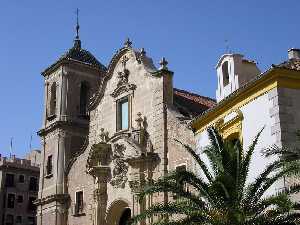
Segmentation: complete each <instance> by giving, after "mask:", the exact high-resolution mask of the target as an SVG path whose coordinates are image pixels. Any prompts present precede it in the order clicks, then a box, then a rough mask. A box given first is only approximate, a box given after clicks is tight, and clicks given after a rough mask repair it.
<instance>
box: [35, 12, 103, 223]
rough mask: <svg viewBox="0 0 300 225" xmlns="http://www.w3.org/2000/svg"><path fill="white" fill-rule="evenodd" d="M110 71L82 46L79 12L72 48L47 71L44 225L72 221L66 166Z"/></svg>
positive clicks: (42, 176) (40, 211)
mask: <svg viewBox="0 0 300 225" xmlns="http://www.w3.org/2000/svg"><path fill="white" fill-rule="evenodd" d="M105 71H106V68H105V66H103V65H102V64H101V63H100V62H99V61H98V60H97V59H96V58H95V57H94V56H93V55H92V54H91V53H90V52H89V51H87V50H85V49H83V48H82V47H81V40H80V38H79V23H78V11H77V24H76V37H75V40H74V45H73V47H72V48H70V49H69V50H68V51H67V52H66V53H65V54H64V55H62V56H61V57H60V58H59V59H58V60H57V61H56V62H55V63H54V64H52V65H51V66H49V67H48V68H47V69H46V70H45V71H44V72H42V76H43V77H44V81H45V82H44V84H45V90H44V118H43V125H42V129H41V130H40V131H39V132H38V134H39V136H40V137H41V140H42V165H41V169H40V190H39V198H38V200H37V201H36V204H37V206H38V210H37V223H38V224H39V225H49V224H51V225H52V224H53V225H65V224H66V223H67V221H66V218H67V210H68V204H69V196H68V194H67V193H68V191H67V185H66V176H65V170H66V168H67V165H68V163H69V161H70V160H71V159H72V157H73V156H74V154H76V152H78V151H79V150H80V148H81V146H82V145H83V144H84V142H85V140H86V138H87V135H88V132H89V111H88V105H89V101H90V98H91V97H92V96H93V95H94V94H95V92H96V90H97V88H98V86H99V84H100V82H101V80H102V79H103V77H104V74H105ZM54 215H55V216H54Z"/></svg>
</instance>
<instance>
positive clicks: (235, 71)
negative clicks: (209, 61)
mask: <svg viewBox="0 0 300 225" xmlns="http://www.w3.org/2000/svg"><path fill="white" fill-rule="evenodd" d="M243 57H244V56H243V55H241V54H225V55H223V56H222V57H221V58H220V60H219V62H218V64H217V65H216V69H217V76H218V88H217V90H216V99H217V102H220V101H221V100H223V99H224V98H226V97H227V96H228V95H230V94H231V93H232V92H234V91H236V90H237V89H239V88H240V87H241V86H243V85H244V84H245V83H247V82H248V81H250V80H251V79H252V78H254V77H255V76H257V75H258V74H260V70H259V69H258V67H257V66H256V63H255V61H250V60H247V59H244V58H243Z"/></svg>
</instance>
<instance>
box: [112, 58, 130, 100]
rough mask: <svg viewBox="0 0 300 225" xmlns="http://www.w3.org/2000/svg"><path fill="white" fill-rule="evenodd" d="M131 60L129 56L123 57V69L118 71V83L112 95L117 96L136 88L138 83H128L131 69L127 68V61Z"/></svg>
mask: <svg viewBox="0 0 300 225" xmlns="http://www.w3.org/2000/svg"><path fill="white" fill-rule="evenodd" d="M128 60H129V58H128V57H127V56H126V55H124V56H123V57H122V59H121V63H122V66H123V70H122V71H120V72H118V79H119V80H118V83H117V88H116V89H115V90H114V91H113V93H112V94H111V96H112V97H114V98H115V97H117V96H119V95H121V94H123V93H125V92H130V91H133V90H135V89H136V85H134V84H130V83H128V77H129V74H130V72H129V70H128V69H126V63H127V61H128Z"/></svg>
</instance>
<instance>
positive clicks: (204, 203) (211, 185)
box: [131, 128, 300, 225]
mask: <svg viewBox="0 0 300 225" xmlns="http://www.w3.org/2000/svg"><path fill="white" fill-rule="evenodd" d="M261 132H262V130H261V131H260V132H259V133H258V134H257V136H256V137H255V139H254V141H253V142H252V144H251V145H250V146H249V149H248V150H247V151H246V152H243V148H242V145H241V143H240V141H239V140H236V141H235V142H234V143H233V142H232V141H228V140H224V139H223V138H222V137H221V135H220V134H219V133H218V131H217V130H216V129H214V128H209V129H208V135H209V139H210V142H211V144H210V145H209V146H208V147H207V148H205V150H204V151H203V155H206V157H207V159H208V160H207V161H208V162H204V161H203V158H202V154H201V156H200V155H198V154H197V153H196V152H195V151H194V150H193V149H192V148H190V147H189V146H187V145H184V144H183V143H181V142H180V141H178V140H177V141H178V142H179V143H180V144H182V145H183V146H184V147H185V149H186V150H187V151H188V152H189V153H190V154H191V155H192V156H193V158H194V159H195V161H196V162H197V164H198V166H199V168H200V171H201V172H202V173H201V176H200V175H198V174H195V173H193V172H190V171H182V170H180V171H173V172H170V173H169V174H168V175H167V176H165V177H163V178H161V179H159V180H157V181H155V182H154V183H153V184H151V185H149V186H146V187H145V189H144V190H143V191H142V192H141V193H140V194H139V197H140V199H141V200H142V199H143V198H145V197H146V196H149V195H151V194H154V193H161V192H167V193H169V194H170V195H176V196H177V197H178V198H176V200H175V201H169V202H168V203H157V204H155V205H153V206H152V207H150V208H149V209H147V210H145V211H144V212H142V213H141V214H140V215H137V216H135V217H134V218H133V219H132V220H131V223H132V224H134V223H137V222H139V221H143V220H145V219H147V218H151V217H153V216H155V218H156V219H155V220H154V222H153V224H155V225H159V224H161V225H184V224H188V225H193V224H212V225H223V224H224V225H240V224H245V225H246V224H249V225H250V224H251V225H252V224H253V225H254V224H261V225H265V224H266V225H271V224H272V225H277V224H278V225H279V224H298V223H299V221H300V220H299V218H300V213H298V212H297V211H296V209H297V204H296V203H295V202H293V201H292V200H291V199H290V198H289V196H290V195H291V194H295V193H298V192H299V191H300V185H299V184H294V185H293V186H290V187H288V188H284V189H282V190H281V191H278V192H277V193H274V194H272V195H265V193H266V191H267V190H268V189H269V188H270V187H271V186H272V185H273V184H275V183H276V182H278V181H280V180H282V179H283V178H284V177H289V176H295V175H296V176H297V175H298V174H299V171H300V164H299V154H298V153H295V152H294V151H290V150H285V151H284V154H282V153H283V151H282V150H280V149H279V148H276V147H273V148H270V149H268V150H267V151H265V153H266V154H265V155H267V156H277V157H275V159H274V160H270V164H268V165H267V166H266V168H265V169H264V171H263V172H262V173H260V174H259V175H258V176H257V178H256V179H255V180H254V181H253V182H251V183H249V181H248V182H247V178H248V174H249V166H250V163H251V159H252V157H253V152H254V150H255V146H256V145H257V142H258V140H259V136H260V134H261ZM182 183H184V184H185V186H183V185H182ZM186 186H188V187H190V188H189V190H187V188H186Z"/></svg>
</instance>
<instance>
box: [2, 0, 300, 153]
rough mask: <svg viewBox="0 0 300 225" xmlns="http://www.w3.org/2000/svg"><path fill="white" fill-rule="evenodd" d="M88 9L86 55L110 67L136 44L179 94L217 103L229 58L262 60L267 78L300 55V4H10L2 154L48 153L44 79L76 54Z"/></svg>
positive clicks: (69, 0) (240, 0) (279, 0)
mask: <svg viewBox="0 0 300 225" xmlns="http://www.w3.org/2000/svg"><path fill="white" fill-rule="evenodd" d="M77 7H78V8H79V9H80V27H81V29H80V38H81V40H82V45H83V47H84V48H86V49H88V50H89V51H90V52H92V53H93V54H94V55H95V56H96V57H97V58H98V59H99V60H100V61H101V62H102V63H103V64H105V65H107V64H108V63H109V61H110V59H111V57H112V55H113V54H114V52H115V51H116V50H118V49H119V48H120V47H122V45H123V42H124V40H125V38H126V37H127V36H128V37H130V38H131V40H132V42H133V46H134V47H135V48H141V47H144V48H145V49H146V51H147V54H148V55H149V56H151V57H152V58H153V60H154V62H156V65H157V64H158V62H159V60H160V58H161V57H162V56H165V57H166V58H167V60H168V61H169V68H170V69H171V70H172V71H174V72H175V74H174V86H175V87H178V88H181V89H186V90H190V91H193V92H196V93H199V94H201V95H206V96H210V97H214V96H215V89H216V71H215V68H214V67H215V65H216V63H217V61H218V59H219V57H220V56H221V55H222V54H223V53H224V52H225V51H226V45H227V44H226V42H225V40H228V45H229V48H230V50H231V51H233V52H235V53H242V54H244V55H245V57H246V58H248V59H252V60H256V61H257V62H258V66H259V67H260V69H261V70H265V69H267V68H268V67H269V66H271V64H272V63H273V64H276V63H280V62H282V61H284V60H286V59H287V50H288V49H289V48H291V47H300V38H299V37H300V29H299V21H300V13H299V9H300V1H299V0H289V1H283V0H255V1H254V0H253V1H251V0H245V1H244V0H234V1H233V0H227V1H226V0H218V1H217V0H209V1H200V0H189V1H187V0H185V1H183V0H176V1H175V0H163V1H162V0H152V1H150V0H148V1H142V0H130V1H129V0H128V1H124V0H123V1H121V0H120V1H115V0H106V1H103V0H95V1H89V0H86V1H79V0H55V1H54V0H51V1H41V0H26V1H20V0H9V1H4V0H1V1H0V77H1V88H0V100H1V101H0V102H1V110H0V121H1V123H0V124H1V125H0V153H2V155H8V154H9V149H10V138H11V137H13V153H14V154H16V155H17V156H19V157H22V156H24V154H25V153H26V152H27V151H28V150H29V143H30V136H31V135H33V140H32V147H33V148H40V140H39V137H37V135H36V132H37V131H38V130H39V129H40V128H41V124H42V113H43V88H44V87H43V77H42V76H41V75H40V72H41V71H43V69H45V68H46V67H47V66H49V65H50V64H51V63H53V62H54V61H55V60H56V59H57V58H58V57H59V56H60V55H61V54H63V53H64V52H65V51H66V50H67V49H68V48H70V47H71V46H72V44H73V43H72V42H73V39H74V36H75V32H74V27H75V18H76V17H75V10H76V8H77Z"/></svg>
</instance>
